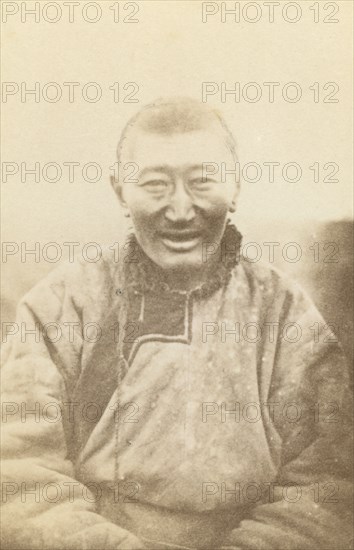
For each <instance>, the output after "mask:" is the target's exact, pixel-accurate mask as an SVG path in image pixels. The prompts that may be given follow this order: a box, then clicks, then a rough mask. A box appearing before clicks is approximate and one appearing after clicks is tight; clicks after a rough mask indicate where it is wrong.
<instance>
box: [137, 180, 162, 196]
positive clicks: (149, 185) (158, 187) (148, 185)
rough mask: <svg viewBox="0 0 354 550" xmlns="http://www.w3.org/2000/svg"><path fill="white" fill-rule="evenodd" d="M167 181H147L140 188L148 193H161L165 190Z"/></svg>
mask: <svg viewBox="0 0 354 550" xmlns="http://www.w3.org/2000/svg"><path fill="white" fill-rule="evenodd" d="M167 185H168V183H167V181H164V180H149V181H146V182H144V183H143V184H142V187H143V188H144V189H145V190H146V191H148V192H149V193H161V192H163V191H165V190H166V189H167Z"/></svg>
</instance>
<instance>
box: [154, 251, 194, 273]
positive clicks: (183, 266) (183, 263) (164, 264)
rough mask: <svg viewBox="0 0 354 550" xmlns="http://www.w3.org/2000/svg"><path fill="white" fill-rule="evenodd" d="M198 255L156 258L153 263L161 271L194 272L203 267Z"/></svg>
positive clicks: (189, 254) (183, 254)
mask: <svg viewBox="0 0 354 550" xmlns="http://www.w3.org/2000/svg"><path fill="white" fill-rule="evenodd" d="M196 256H199V255H196V254H195V253H194V254H191V253H188V252H187V253H179V254H173V255H171V257H164V258H162V257H161V256H159V257H157V258H156V260H154V261H155V263H157V264H158V265H159V266H160V267H161V268H162V269H166V270H171V271H174V270H176V271H194V270H200V269H201V268H202V267H203V265H204V264H203V262H202V261H201V259H200V258H199V257H196Z"/></svg>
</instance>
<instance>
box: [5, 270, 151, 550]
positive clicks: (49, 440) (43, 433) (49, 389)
mask: <svg viewBox="0 0 354 550" xmlns="http://www.w3.org/2000/svg"><path fill="white" fill-rule="evenodd" d="M59 273H60V272H59ZM79 281H80V284H82V278H81V277H80V278H79ZM68 286H69V287H70V290H72V288H74V289H75V283H74V281H72V286H70V285H68V284H67V283H65V278H64V277H63V276H58V275H54V276H53V275H51V276H50V277H49V278H48V279H46V280H45V281H43V282H42V283H41V284H39V285H37V286H36V287H35V288H34V289H33V290H32V291H31V292H30V293H29V294H28V295H27V296H26V297H25V299H24V300H23V301H22V302H21V304H20V306H19V308H18V317H17V325H16V326H17V328H18V332H17V334H16V335H15V337H13V338H12V340H11V342H10V346H9V349H7V360H6V362H5V364H4V366H3V367H2V387H3V420H4V422H3V435H2V448H3V463H2V473H3V477H2V488H3V497H2V503H3V512H2V514H3V529H2V541H3V546H2V547H3V548H4V549H5V548H7V549H16V550H20V549H23V550H24V549H36V550H37V549H48V548H50V549H63V548H68V549H69V548H70V550H84V549H85V550H90V549H92V550H93V549H97V548H100V549H104V550H111V549H112V550H113V549H118V548H120V549H135V548H142V547H143V545H142V544H141V542H140V541H139V540H138V539H137V538H136V537H135V536H134V535H132V534H130V533H129V532H127V531H126V530H124V529H122V528H120V527H118V526H117V525H115V524H113V523H110V522H109V521H107V520H106V519H105V518H104V517H102V516H100V515H99V514H97V513H96V511H95V507H96V506H95V502H94V501H95V498H94V496H93V495H90V491H88V489H87V488H86V487H84V486H83V485H81V484H80V483H79V482H78V481H77V480H75V474H74V467H73V464H72V463H71V461H70V460H69V459H68V438H67V435H68V434H67V430H66V431H65V430H64V423H63V418H62V417H61V411H65V410H67V405H64V404H67V403H68V402H69V401H70V392H71V388H72V387H73V386H74V384H75V380H76V378H77V376H78V372H79V367H80V355H81V347H82V346H81V344H82V342H81V339H80V335H79V332H80V331H78V332H77V333H76V334H75V338H72V337H68V326H67V325H66V326H65V325H64V323H68V322H69V323H80V311H79V309H78V307H77V304H75V302H74V301H73V300H72V298H71V295H70V293H69V292H68ZM48 323H55V324H56V325H52V326H51V328H50V325H48ZM21 324H22V326H21ZM36 324H37V333H36V334H25V333H24V330H25V329H28V330H30V329H32V330H33V329H34V328H35V325H36ZM59 325H60V326H61V327H62V328H64V329H65V330H63V331H62V334H61V336H60V337H59V338H57V336H56V328H55V326H59ZM45 327H46V328H47V334H48V335H49V333H50V331H51V332H53V331H54V332H53V334H52V335H51V336H50V337H49V338H44V337H43V329H44V328H45ZM44 332H45V331H44ZM49 404H50V405H49ZM30 411H34V412H33V413H31V412H30ZM91 496H92V498H91Z"/></svg>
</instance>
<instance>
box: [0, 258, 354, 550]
mask: <svg viewBox="0 0 354 550" xmlns="http://www.w3.org/2000/svg"><path fill="white" fill-rule="evenodd" d="M118 272H119V270H118V267H117V264H114V263H113V262H112V261H110V260H101V261H99V262H97V263H91V264H88V263H86V264H79V265H66V266H62V267H60V268H58V269H56V270H54V271H53V272H52V273H51V274H50V275H49V276H48V277H47V278H46V279H45V280H43V281H41V282H40V283H39V284H38V285H37V286H36V287H35V288H33V289H32V290H31V291H30V292H29V293H28V294H27V295H26V296H25V297H24V298H23V300H22V302H21V304H20V305H19V308H18V318H17V326H18V327H20V326H21V323H24V325H23V327H25V328H27V329H30V328H32V329H33V328H34V324H35V323H37V324H38V325H37V328H38V326H39V327H40V330H42V327H43V326H44V327H46V331H47V333H49V332H50V330H52V331H54V333H53V334H54V335H53V334H52V335H51V337H50V339H51V341H48V338H47V339H45V338H43V336H41V337H40V338H39V341H38V342H36V341H35V336H34V335H27V336H26V337H23V336H22V338H21V330H19V331H18V333H17V334H16V335H15V336H11V337H10V336H9V337H8V339H9V341H10V348H11V349H7V353H6V355H7V357H6V361H5V365H4V366H3V368H2V385H3V389H4V395H3V401H4V402H5V412H6V415H5V421H4V423H3V436H2V446H3V459H4V461H3V475H4V477H3V488H4V496H3V518H4V519H3V521H4V528H3V540H4V543H3V547H4V548H9V549H21V550H24V549H26V550H27V549H32V548H33V549H36V550H37V549H43V550H44V549H46V550H47V549H52V548H53V549H65V550H69V549H70V550H71V549H73V550H74V549H75V550H84V549H85V550H89V549H90V550H91V549H92V550H94V549H95V550H96V549H102V550H113V549H117V548H140V547H146V548H174V547H177V548H178V547H188V548H221V547H223V546H225V547H231V548H239V549H243V550H251V549H252V550H253V549H254V550H277V549H278V550H280V549H282V550H284V549H288V550H295V549H296V550H300V549H301V550H306V549H326V550H329V549H337V550H343V549H344V548H349V539H350V536H351V535H350V520H349V521H348V517H347V515H346V514H347V512H348V502H349V500H348V499H349V487H350V485H349V482H348V481H346V477H347V476H348V471H349V469H350V466H348V457H349V455H350V444H349V441H350V427H349V422H348V407H349V397H348V379H347V372H346V367H345V361H344V358H343V354H342V352H341V349H340V347H339V345H338V344H337V343H336V341H335V338H334V337H333V335H331V334H330V333H329V332H328V331H327V330H323V327H324V325H325V322H324V320H323V319H322V318H321V316H320V314H319V313H318V311H317V310H316V308H315V307H314V305H313V304H312V302H311V301H310V300H309V299H308V298H307V297H306V295H305V294H304V293H303V292H302V290H301V289H300V288H299V287H298V286H297V285H296V284H295V283H292V282H290V281H288V280H287V279H286V278H285V277H284V276H283V275H281V274H279V273H278V272H277V271H276V270H274V269H272V268H270V267H267V266H263V265H261V264H251V263H248V262H247V261H245V260H241V261H240V263H239V264H238V265H236V266H235V267H234V268H233V270H232V274H231V279H230V280H229V281H228V283H227V284H226V285H224V286H222V287H221V288H219V289H218V290H216V291H215V292H213V293H211V295H209V296H207V297H204V298H203V297H199V298H194V297H193V295H191V296H190V295H185V296H183V295H182V296H180V297H179V298H180V301H179V302H176V301H175V299H174V296H172V295H170V296H169V295H168V293H167V294H165V295H164V296H162V294H160V295H159V294H158V293H157V294H155V295H153V294H151V295H148V294H145V295H144V300H145V302H143V301H142V300H143V297H142V295H139V293H135V295H136V298H135V299H136V314H135V318H137V319H138V320H137V321H135V324H132V325H131V326H132V329H131V330H130V327H127V328H126V334H128V333H129V334H130V333H131V332H132V334H133V339H135V338H136V337H138V338H139V323H141V324H144V323H145V329H144V331H143V333H144V332H145V333H144V334H143V335H142V336H141V335H140V339H139V342H135V343H130V345H129V346H128V347H129V350H128V355H129V357H130V359H129V361H128V362H129V366H128V368H127V372H126V374H125V375H124V377H122V379H121V380H120V382H119V388H118V390H117V377H116V375H115V374H112V372H113V373H114V368H115V363H116V361H117V333H116V330H115V328H114V323H112V316H111V317H110V319H109V321H107V311H110V312H111V314H112V311H113V318H114V315H115V314H116V309H117V310H118V309H119V294H120V293H122V292H123V293H124V292H125V291H126V289H125V288H122V282H121V281H120V280H119V274H118ZM176 312H177V313H176ZM117 315H118V313H117ZM154 315H155V316H154ZM149 316H150V317H151V319H152V320H151V322H150V324H151V325H153V324H154V323H155V325H156V326H154V327H152V328H151V330H150V328H149ZM48 323H54V325H52V328H50V326H49V325H48ZM88 323H96V324H97V325H99V326H100V328H101V330H102V334H101V336H100V337H99V338H98V337H97V330H96V328H95V326H96V325H95V326H94V325H92V332H90V330H91V328H90V327H89V325H88ZM295 323H296V324H295ZM291 324H293V325H291ZM59 325H60V326H61V327H62V332H61V335H60V337H59V338H57V339H56V336H57V331H58V326H59ZM83 327H85V332H84V333H83ZM137 327H138V328H137ZM284 327H285V328H284ZM298 327H300V332H301V334H300V332H299V328H298ZM227 330H228V331H232V330H234V331H236V332H234V333H232V332H229V333H227V332H226V331H227ZM237 331H239V332H240V335H238V334H237ZM22 334H23V331H22ZM299 334H300V337H299ZM21 340H22V341H21ZM89 340H91V341H89ZM128 340H129V338H128ZM107 365H110V366H109V368H108V367H107ZM112 366H113V371H112ZM93 369H94V370H93ZM90 371H92V372H94V373H95V374H94V377H93V378H92V376H91V378H90ZM87 377H88V378H87ZM107 380H108V381H109V383H108V388H110V391H108V393H107ZM103 386H104V388H105V389H104V388H103ZM102 392H106V394H107V395H106V398H105V399H106V401H105V400H104V399H103V401H102V400H101V397H100V393H102ZM93 396H94V397H93ZM95 396H97V401H96V398H95ZM102 402H105V405H104V410H103V409H102V410H101V411H100V413H102V416H100V415H99V416H100V417H99V420H98V421H97V422H96V420H97V418H96V412H97V410H99V408H100V405H99V404H98V405H97V403H102ZM118 402H119V411H120V412H119V414H118V415H117V403H118ZM9 403H10V404H9ZM53 403H54V405H53ZM70 403H71V405H70ZM92 403H94V404H93V405H92ZM11 404H12V405H11ZM23 404H25V405H23ZM48 404H51V405H48ZM106 405H107V406H106ZM84 406H86V409H85V410H83V407H84ZM24 407H27V410H28V409H30V408H31V407H32V409H34V410H35V411H36V413H35V414H32V415H31V414H28V415H27V416H25V417H24V410H26V409H24ZM232 410H235V411H236V413H235V414H233V413H232V412H227V411H232ZM58 411H62V412H63V414H62V416H60V415H58ZM237 411H238V413H237ZM259 411H260V412H261V414H259ZM58 416H59V418H58ZM258 416H259V418H258ZM294 419H295V420H294ZM24 420H25V421H24ZM4 483H5V485H4ZM36 483H37V485H35V484H36ZM48 483H49V484H51V485H47V484H48ZM58 487H59V488H60V491H59V490H58ZM284 488H285V489H284ZM24 489H27V490H30V489H34V492H33V493H32V494H30V493H28V494H25V493H24ZM232 491H233V492H232ZM259 491H261V494H259ZM58 494H59V496H58ZM299 495H300V497H299ZM298 497H299V498H298ZM143 545H144V546H143Z"/></svg>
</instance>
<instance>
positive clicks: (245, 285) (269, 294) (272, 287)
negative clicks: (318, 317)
mask: <svg viewBox="0 0 354 550" xmlns="http://www.w3.org/2000/svg"><path fill="white" fill-rule="evenodd" d="M232 279H233V281H234V284H235V285H236V286H239V285H241V288H242V291H243V292H245V293H247V294H248V295H249V296H250V297H251V298H254V300H256V301H257V302H262V303H264V304H265V305H269V306H271V305H276V304H278V305H279V306H280V307H281V308H282V309H284V308H286V309H288V310H290V309H299V310H308V309H312V310H313V311H315V310H316V307H315V305H314V303H313V301H312V299H311V298H310V296H309V295H308V293H307V292H306V291H305V290H304V289H303V287H302V286H301V285H300V284H299V283H298V282H297V281H296V280H295V279H293V278H292V277H290V276H289V275H287V274H286V273H284V272H282V271H281V270H280V269H278V268H276V267H274V266H273V265H271V264H268V263H266V262H261V261H259V262H250V261H248V260H246V259H245V258H244V257H241V259H240V262H239V263H238V265H237V266H236V267H235V268H234V270H233V274H232ZM252 301H253V300H252Z"/></svg>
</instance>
